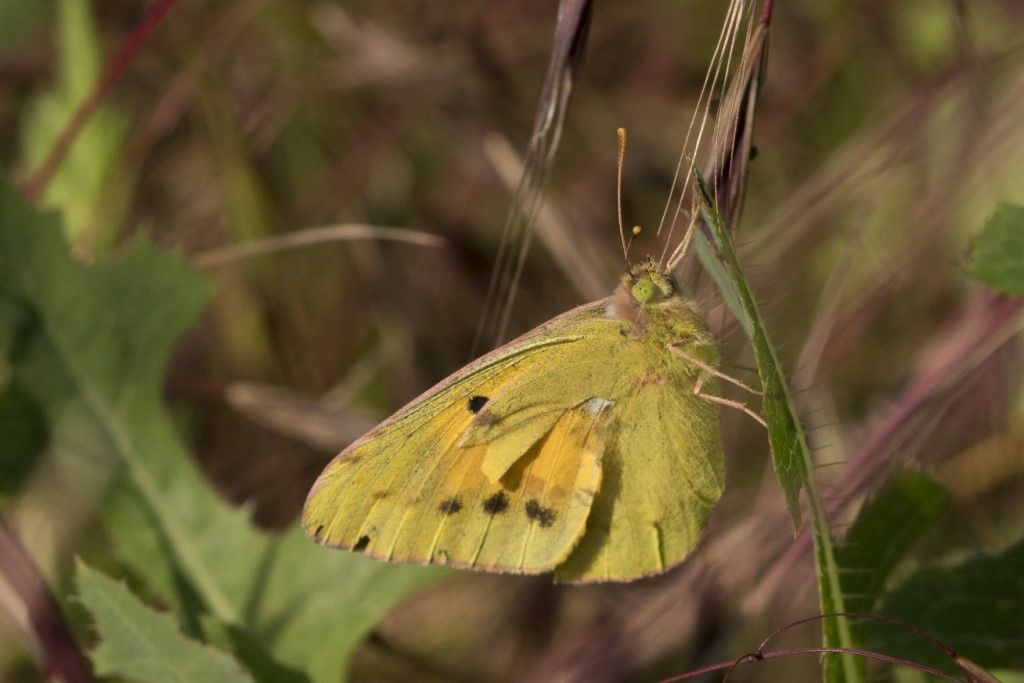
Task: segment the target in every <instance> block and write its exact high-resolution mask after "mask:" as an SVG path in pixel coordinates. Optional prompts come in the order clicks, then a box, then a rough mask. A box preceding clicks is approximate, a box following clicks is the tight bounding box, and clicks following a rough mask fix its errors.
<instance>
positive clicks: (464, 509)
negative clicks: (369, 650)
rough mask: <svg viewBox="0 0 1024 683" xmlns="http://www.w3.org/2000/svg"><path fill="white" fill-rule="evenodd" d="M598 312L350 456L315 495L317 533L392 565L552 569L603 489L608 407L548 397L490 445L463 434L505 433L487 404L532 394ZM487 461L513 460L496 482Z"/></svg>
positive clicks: (455, 380) (517, 347) (365, 441)
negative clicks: (509, 393)
mask: <svg viewBox="0 0 1024 683" xmlns="http://www.w3.org/2000/svg"><path fill="white" fill-rule="evenodd" d="M597 310H600V307H598V308H594V305H591V306H589V307H581V308H580V309H576V310H575V311H572V312H570V313H567V314H565V315H563V316H560V317H559V318H556V319H555V320H553V321H551V322H550V323H548V324H547V325H545V326H543V327H541V328H538V329H537V330H535V331H534V332H533V333H530V334H529V335H527V336H525V337H523V338H520V339H519V340H516V341H515V342H512V343H510V344H509V345H507V346H505V347H502V348H501V349H498V350H497V351H495V352H493V353H491V354H488V355H487V356H485V357H483V358H482V359H480V360H479V361H477V362H476V363H474V364H472V365H470V366H468V367H467V368H464V369H463V370H461V371H460V372H458V373H456V374H455V375H453V376H452V377H450V378H449V379H448V380H445V381H444V382H442V383H441V384H439V385H438V386H436V387H434V388H433V389H431V390H429V391H428V392H427V393H426V394H424V395H423V396H421V397H419V398H418V399H416V400H414V401H413V402H412V403H410V404H409V405H408V406H406V407H405V408H403V409H402V410H401V411H399V412H398V413H397V414H396V415H395V416H394V417H392V418H391V419H389V420H388V421H386V422H385V423H382V424H381V425H380V426H379V427H377V428H376V429H374V430H373V431H371V432H370V433H369V434H367V435H366V436H365V437H363V438H362V439H360V440H359V441H358V442H356V443H354V444H353V445H352V446H350V447H349V448H347V449H346V450H345V451H343V452H342V453H341V454H340V455H339V456H338V457H337V458H335V459H334V460H333V461H332V462H331V464H330V465H328V467H327V468H326V469H325V470H324V473H323V474H321V476H320V478H319V479H318V480H317V482H316V484H315V485H314V487H313V489H312V491H311V492H310V495H309V498H308V499H307V502H306V507H305V510H304V513H303V524H304V526H305V528H306V530H307V532H308V533H310V535H312V536H313V537H314V538H315V539H316V540H317V541H319V542H320V543H323V544H326V545H331V546H336V547H340V548H347V549H352V550H357V551H361V552H364V553H366V554H367V555H370V556H372V557H376V558H378V559H383V560H391V561H403V562H420V563H439V564H450V565H453V566H458V567H467V568H477V569H490V570H498V571H513V572H522V573H535V572H542V571H547V570H550V569H552V568H554V566H555V565H557V564H558V563H559V562H561V561H562V560H564V559H565V558H566V557H567V556H568V555H569V553H570V552H571V551H572V548H573V547H574V546H575V544H576V543H577V542H578V540H579V538H580V537H581V536H582V534H583V531H584V528H585V525H586V519H587V517H588V515H589V512H590V508H591V505H592V502H593V499H594V496H595V494H596V492H597V491H598V489H599V486H600V482H601V459H602V454H603V451H604V445H605V443H606V439H607V434H608V424H609V419H610V412H609V411H608V410H607V408H608V407H609V404H607V403H603V402H600V401H596V402H595V401H577V402H575V403H566V402H564V401H560V400H558V399H560V396H559V395H558V394H555V395H554V398H555V400H550V401H547V402H546V403H545V399H544V395H541V396H538V397H537V399H538V400H537V401H534V402H533V405H534V406H535V411H536V412H535V415H534V419H520V420H515V419H510V420H509V421H508V422H507V423H506V424H504V425H502V428H501V429H498V430H492V431H491V432H489V434H490V438H488V439H485V440H480V439H477V440H475V441H472V440H467V439H465V435H466V434H467V431H468V430H469V428H470V427H471V425H473V424H477V425H479V424H481V423H485V422H487V421H488V420H491V426H492V427H493V426H495V422H494V421H495V420H496V419H497V418H496V417H495V416H493V414H491V417H488V415H489V413H487V412H485V410H486V408H485V406H486V405H487V403H488V402H489V397H491V396H496V395H500V394H501V393H502V392H503V390H504V389H505V387H506V386H507V385H509V384H513V385H514V386H515V390H516V391H529V390H530V379H531V378H542V377H547V376H549V375H550V374H551V373H552V372H553V371H555V370H556V369H557V367H558V366H559V364H560V363H561V362H562V361H564V359H565V355H566V354H569V355H571V354H572V353H573V351H572V347H573V346H574V345H576V344H578V343H580V342H581V341H582V340H584V339H585V334H584V333H582V331H581V330H580V329H579V327H580V324H581V323H583V322H585V321H590V320H593V319H594V317H595V315H598V314H596V313H595V311H597ZM513 380H516V381H513ZM548 396H550V394H548ZM538 425H541V427H540V428H538ZM488 457H490V458H491V459H495V458H496V459H498V460H500V461H508V462H509V463H510V465H509V467H506V468H504V469H503V470H502V471H501V472H500V473H499V474H498V475H494V474H492V475H491V476H488V474H487V473H485V471H484V468H483V463H484V461H485V459H487V458H488Z"/></svg>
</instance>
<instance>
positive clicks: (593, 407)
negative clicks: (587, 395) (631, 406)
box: [583, 396, 612, 416]
mask: <svg viewBox="0 0 1024 683" xmlns="http://www.w3.org/2000/svg"><path fill="white" fill-rule="evenodd" d="M611 407H612V402H611V401H608V400H606V399H603V398H597V397H596V396H595V397H594V398H591V399H587V400H586V401H585V402H584V403H583V409H584V410H586V411H587V412H588V413H590V414H591V415H594V416H597V415H600V414H601V413H603V412H604V411H605V410H607V409H608V408H611Z"/></svg>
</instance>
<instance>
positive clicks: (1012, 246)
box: [970, 204, 1024, 296]
mask: <svg viewBox="0 0 1024 683" xmlns="http://www.w3.org/2000/svg"><path fill="white" fill-rule="evenodd" d="M970 273H971V275H973V276H974V277H976V278H977V279H978V280H981V281H982V282H984V283H985V284H987V285H988V286H990V287H992V289H995V290H996V291H999V292H1003V293H1004V294H1013V295H1015V296H1024V206H1017V205H1014V204H1000V205H999V207H998V208H997V209H996V212H995V213H994V214H992V217H991V218H990V219H989V220H988V222H987V223H986V224H985V228H984V230H982V231H981V234H980V235H978V236H977V238H975V240H974V244H973V247H972V249H971V264H970Z"/></svg>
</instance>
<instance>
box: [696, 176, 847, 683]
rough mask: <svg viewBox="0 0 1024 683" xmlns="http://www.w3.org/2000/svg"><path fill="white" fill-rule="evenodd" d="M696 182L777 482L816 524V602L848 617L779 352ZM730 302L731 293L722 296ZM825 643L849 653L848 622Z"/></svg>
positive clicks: (843, 680) (827, 665) (793, 511)
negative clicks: (750, 354)
mask: <svg viewBox="0 0 1024 683" xmlns="http://www.w3.org/2000/svg"><path fill="white" fill-rule="evenodd" d="M697 182H698V185H699V186H700V191H701V194H702V196H703V199H704V203H703V207H702V213H703V216H704V220H705V221H706V222H707V224H708V225H709V226H711V230H712V233H713V236H714V238H715V241H716V246H717V247H718V252H719V257H720V258H721V260H722V262H723V263H724V264H725V267H726V270H727V271H728V273H729V277H730V278H731V280H732V286H733V288H734V289H735V292H736V294H737V295H738V296H739V300H740V306H741V308H742V314H743V317H744V318H746V324H744V325H743V327H744V328H745V329H747V330H749V331H750V341H751V344H752V345H753V347H754V359H755V361H756V362H757V374H758V376H759V377H760V378H761V387H762V389H763V391H764V400H763V404H762V406H763V412H764V419H765V422H766V423H767V425H768V442H769V443H770V444H771V450H772V461H773V463H774V465H775V476H776V478H777V479H778V480H779V485H780V486H781V487H782V492H783V495H784V496H785V498H786V504H787V506H788V508H789V514H790V518H791V519H792V521H793V527H794V528H795V529H799V527H800V489H801V488H804V489H806V490H807V497H808V500H809V502H810V509H811V515H812V519H811V521H812V524H813V538H814V549H815V555H814V557H815V564H816V565H817V570H818V597H819V603H820V608H821V612H822V614H835V613H839V612H845V611H847V610H846V607H845V602H844V600H843V592H842V585H841V583H840V575H839V566H838V564H837V563H836V557H835V549H834V547H833V545H832V536H831V531H830V530H829V525H828V519H827V518H826V516H825V506H824V505H823V504H822V502H821V497H820V496H819V495H818V491H817V487H816V485H815V483H814V480H813V479H811V477H810V472H811V470H812V467H813V460H812V458H811V452H810V449H808V447H807V438H806V436H805V435H804V431H803V427H802V426H801V424H800V420H799V418H798V417H797V412H796V404H795V403H794V402H793V397H792V395H791V394H790V392H789V386H788V385H787V384H786V378H785V375H784V374H783V372H782V366H781V365H780V364H779V360H778V356H777V355H776V353H775V348H774V347H773V346H772V344H771V341H770V340H769V338H768V331H767V329H766V327H765V324H764V319H763V318H762V317H761V312H760V310H759V309H758V306H757V302H756V301H755V300H754V296H753V294H751V292H750V288H749V287H748V286H747V281H746V279H745V278H744V277H743V271H742V270H741V269H740V263H739V259H738V258H737V256H736V248H735V247H734V246H733V243H732V236H731V235H730V234H729V230H728V228H727V227H726V226H725V223H723V222H722V217H721V214H719V212H718V207H717V205H716V204H715V200H714V197H712V195H711V192H710V190H709V189H708V186H707V183H705V182H704V179H703V178H701V177H700V175H699V174H697ZM723 296H727V293H723ZM822 630H823V632H824V641H825V645H826V646H827V647H844V648H851V647H853V646H854V642H853V635H852V631H851V629H850V622H849V620H848V619H846V618H845V617H837V618H834V619H826V620H824V621H823V622H822ZM863 671H864V668H863V663H862V662H860V661H859V660H857V659H855V658H854V657H852V656H850V655H836V654H829V655H825V657H824V676H825V680H826V681H827V682H828V683H850V682H852V681H859V680H862V679H863V678H864V674H863Z"/></svg>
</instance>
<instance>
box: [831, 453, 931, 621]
mask: <svg viewBox="0 0 1024 683" xmlns="http://www.w3.org/2000/svg"><path fill="white" fill-rule="evenodd" d="M948 502H949V492H948V491H947V490H946V489H945V488H944V487H942V486H941V485H940V484H938V483H936V482H935V481H934V480H932V479H931V478H930V477H928V476H926V475H924V474H920V473H917V472H901V473H898V474H896V475H894V476H893V477H892V478H891V479H890V480H889V481H888V482H887V483H886V485H885V486H884V487H882V489H881V491H879V492H878V494H877V495H876V496H875V497H874V499H872V500H871V501H870V502H869V503H867V504H866V505H864V507H863V508H862V509H861V511H860V513H859V514H858V515H857V520H856V521H855V522H854V524H853V526H852V527H851V528H850V531H849V533H848V534H847V535H846V539H845V541H844V542H843V544H842V545H841V546H839V547H838V548H836V563H837V564H838V565H839V571H840V572H841V574H842V584H843V593H844V594H845V596H846V609H848V610H849V611H851V612H870V611H871V610H872V609H873V608H874V606H875V603H876V602H877V600H878V597H879V596H880V595H881V594H882V592H883V590H884V588H885V582H886V580H887V579H888V577H889V574H890V573H891V572H892V570H893V569H894V568H895V567H896V566H897V564H898V563H899V562H901V561H902V560H903V559H905V558H906V556H907V554H908V553H909V552H910V550H911V548H912V547H913V545H914V542H915V541H917V540H918V539H919V538H920V537H921V536H922V535H923V534H924V532H926V531H927V530H928V529H930V528H931V527H932V525H933V524H934V523H935V520H936V519H938V517H939V515H940V514H941V513H942V511H943V510H944V509H945V507H946V505H947V503H948Z"/></svg>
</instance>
